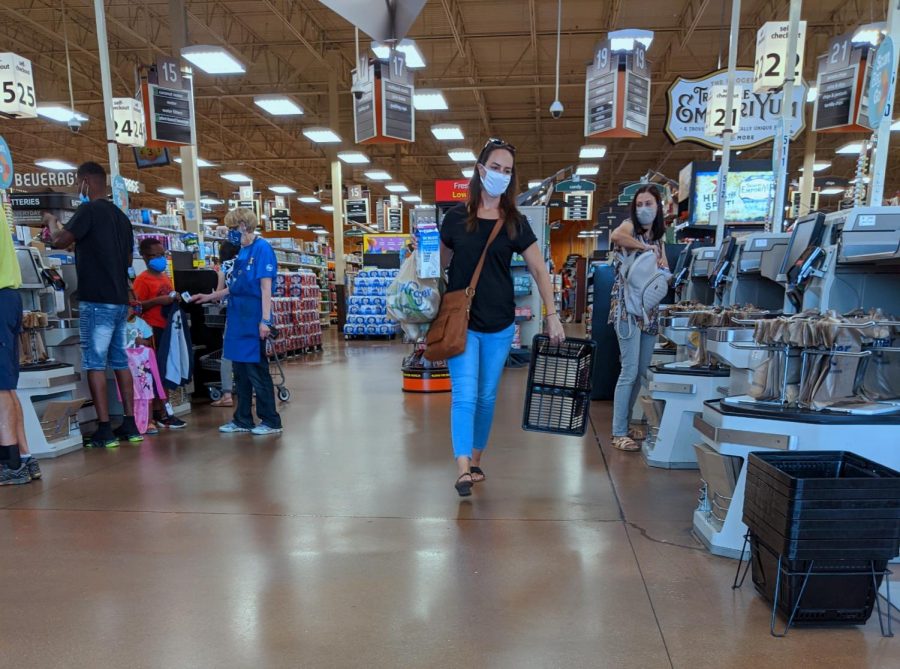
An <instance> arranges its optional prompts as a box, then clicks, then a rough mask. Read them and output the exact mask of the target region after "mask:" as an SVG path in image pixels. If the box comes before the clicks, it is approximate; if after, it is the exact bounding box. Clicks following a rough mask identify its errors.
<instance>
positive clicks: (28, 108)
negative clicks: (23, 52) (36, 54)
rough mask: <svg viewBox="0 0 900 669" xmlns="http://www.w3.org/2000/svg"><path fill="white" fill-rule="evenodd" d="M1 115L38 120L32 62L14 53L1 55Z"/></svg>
mask: <svg viewBox="0 0 900 669" xmlns="http://www.w3.org/2000/svg"><path fill="white" fill-rule="evenodd" d="M0 114H3V115H5V116H9V117H11V118H36V117H37V99H36V98H35V95H34V76H33V75H32V73H31V61H30V60H28V59H27V58H22V56H17V55H16V54H14V53H9V52H6V53H0Z"/></svg>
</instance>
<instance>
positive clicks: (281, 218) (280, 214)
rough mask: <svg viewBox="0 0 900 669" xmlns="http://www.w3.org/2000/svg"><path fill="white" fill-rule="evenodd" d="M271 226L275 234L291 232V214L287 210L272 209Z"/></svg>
mask: <svg viewBox="0 0 900 669" xmlns="http://www.w3.org/2000/svg"><path fill="white" fill-rule="evenodd" d="M269 226H270V229H271V230H272V231H273V232H290V231H291V212H290V211H288V210H287V209H274V208H273V209H272V213H271V214H270V215H269Z"/></svg>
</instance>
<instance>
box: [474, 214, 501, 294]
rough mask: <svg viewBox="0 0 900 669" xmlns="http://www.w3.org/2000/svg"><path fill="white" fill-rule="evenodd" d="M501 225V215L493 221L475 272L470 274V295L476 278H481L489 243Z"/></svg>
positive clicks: (492, 240) (497, 233)
mask: <svg viewBox="0 0 900 669" xmlns="http://www.w3.org/2000/svg"><path fill="white" fill-rule="evenodd" d="M502 227H503V217H502V216H501V217H500V218H498V219H497V222H496V223H494V229H493V230H491V235H490V237H488V240H487V244H485V245H484V251H482V252H481V258H479V259H478V265H476V266H475V273H474V274H473V275H472V280H471V281H469V288H468V290H467V292H468V293H470V294H472V295H474V294H475V286H477V285H478V279H480V278H481V270H482V269H483V268H484V259H485V258H486V257H487V252H488V249H489V248H490V247H491V244H493V243H494V240H495V239H497V235H499V234H500V228H502Z"/></svg>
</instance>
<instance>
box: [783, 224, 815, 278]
mask: <svg viewBox="0 0 900 669" xmlns="http://www.w3.org/2000/svg"><path fill="white" fill-rule="evenodd" d="M824 230H825V215H824V214H821V213H815V214H810V215H809V216H806V217H804V218H801V219H798V220H797V222H796V223H794V229H793V232H792V233H791V241H790V242H789V243H788V248H787V252H786V253H785V254H784V262H783V264H782V265H781V274H787V272H788V270H789V269H791V267H793V266H794V265H796V264H797V262H798V261H799V260H800V256H802V255H803V252H804V251H806V249H807V248H808V247H810V246H818V245H819V244H821V243H822V233H823V232H824Z"/></svg>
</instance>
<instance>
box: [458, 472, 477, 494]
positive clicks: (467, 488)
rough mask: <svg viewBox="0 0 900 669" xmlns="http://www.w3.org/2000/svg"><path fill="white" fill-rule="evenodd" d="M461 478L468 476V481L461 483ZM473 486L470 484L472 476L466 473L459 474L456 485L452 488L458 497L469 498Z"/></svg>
mask: <svg viewBox="0 0 900 669" xmlns="http://www.w3.org/2000/svg"><path fill="white" fill-rule="evenodd" d="M463 476H468V477H469V480H468V481H463V480H462V479H463ZM473 485H475V484H474V483H473V482H472V475H471V474H469V473H468V472H466V473H465V474H460V476H459V478H458V479H456V484H455V485H454V487H455V488H456V492H458V493H459V496H460V497H469V496H470V495H471V494H472V486H473Z"/></svg>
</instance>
